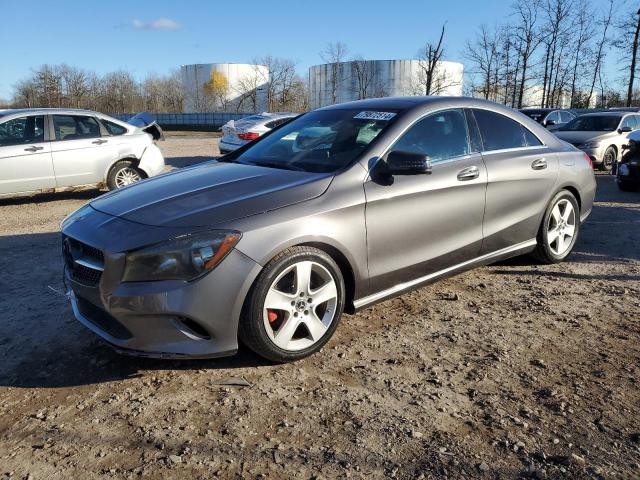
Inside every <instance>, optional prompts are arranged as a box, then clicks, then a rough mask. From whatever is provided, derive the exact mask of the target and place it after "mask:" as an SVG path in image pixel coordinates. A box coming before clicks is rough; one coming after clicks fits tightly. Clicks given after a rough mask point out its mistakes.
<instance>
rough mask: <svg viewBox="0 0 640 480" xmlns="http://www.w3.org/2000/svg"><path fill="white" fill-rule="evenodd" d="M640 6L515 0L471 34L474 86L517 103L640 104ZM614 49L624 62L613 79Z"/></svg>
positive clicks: (605, 0) (603, 0)
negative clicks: (500, 18)
mask: <svg viewBox="0 0 640 480" xmlns="http://www.w3.org/2000/svg"><path fill="white" fill-rule="evenodd" d="M638 7H640V5H638V4H637V3H633V2H624V1H623V2H620V1H618V2H615V1H614V0H600V1H598V2H591V1H589V0H528V1H527V2H516V3H514V4H513V5H512V7H511V14H510V15H509V17H508V18H507V19H506V21H505V22H503V23H498V24H496V25H494V26H487V25H482V26H480V27H479V29H478V31H477V32H476V34H475V36H474V37H473V38H472V39H470V40H468V41H467V43H466V49H465V54H464V55H465V59H466V66H467V73H468V74H469V77H470V78H471V82H470V83H469V84H468V85H467V89H468V90H469V93H471V94H473V95H474V96H480V97H483V98H486V99H489V100H494V101H498V102H501V103H505V104H507V105H510V106H512V107H516V108H521V107H523V106H537V107H569V108H589V107H607V106H623V105H625V106H640V90H639V89H638V88H636V85H635V76H636V70H637V66H636V55H637V51H638V32H639V30H640V10H638ZM608 55H613V58H612V60H615V61H616V63H617V64H618V68H617V69H616V71H615V72H614V76H613V78H612V76H611V75H610V74H609V72H605V71H604V69H603V66H604V63H605V60H606V59H607V56H608ZM620 85H623V86H624V90H625V91H624V92H623V91H622V88H620Z"/></svg>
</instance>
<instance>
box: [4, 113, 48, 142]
mask: <svg viewBox="0 0 640 480" xmlns="http://www.w3.org/2000/svg"><path fill="white" fill-rule="evenodd" d="M40 142H44V116H43V115H34V116H29V117H19V118H12V119H11V120H7V121H6V122H4V123H0V147H7V146H10V145H24V144H29V143H40Z"/></svg>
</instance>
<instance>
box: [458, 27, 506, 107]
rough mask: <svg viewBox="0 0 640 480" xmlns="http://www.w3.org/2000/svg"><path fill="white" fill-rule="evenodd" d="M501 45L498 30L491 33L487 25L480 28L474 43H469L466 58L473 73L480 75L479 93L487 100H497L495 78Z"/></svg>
mask: <svg viewBox="0 0 640 480" xmlns="http://www.w3.org/2000/svg"><path fill="white" fill-rule="evenodd" d="M499 43H500V33H499V32H498V30H497V29H494V30H492V31H490V30H489V29H488V28H487V26H486V25H481V26H480V31H479V32H478V33H477V34H476V38H475V40H474V41H473V43H472V42H470V41H467V45H466V53H465V57H466V58H467V60H469V62H470V63H471V65H472V69H471V73H473V74H478V75H479V76H480V78H481V79H482V81H481V83H480V85H479V86H478V87H477V91H478V93H480V95H481V96H482V97H483V98H485V99H493V100H495V99H496V98H495V97H496V92H497V89H498V85H496V84H495V77H496V72H497V71H498V63H499V57H500V53H499V48H500V46H499Z"/></svg>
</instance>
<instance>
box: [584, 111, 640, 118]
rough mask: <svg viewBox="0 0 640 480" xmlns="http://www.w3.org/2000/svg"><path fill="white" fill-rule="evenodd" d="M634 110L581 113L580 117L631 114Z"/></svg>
mask: <svg viewBox="0 0 640 480" xmlns="http://www.w3.org/2000/svg"><path fill="white" fill-rule="evenodd" d="M633 113H634V112H592V113H583V114H582V115H580V116H581V117H623V116H625V115H630V114H633Z"/></svg>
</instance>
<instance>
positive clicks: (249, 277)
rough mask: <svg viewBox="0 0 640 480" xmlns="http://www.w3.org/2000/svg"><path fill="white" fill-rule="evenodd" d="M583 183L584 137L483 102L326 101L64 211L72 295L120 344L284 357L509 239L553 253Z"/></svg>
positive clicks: (546, 258)
mask: <svg viewBox="0 0 640 480" xmlns="http://www.w3.org/2000/svg"><path fill="white" fill-rule="evenodd" d="M595 186H596V184H595V178H594V173H593V169H592V167H591V162H590V160H589V158H587V157H586V156H585V155H584V154H583V153H582V152H580V151H578V150H577V149H575V148H574V147H572V146H571V145H568V144H566V143H565V142H562V141H560V140H558V139H557V138H556V137H555V136H554V135H553V134H551V133H549V132H548V131H547V130H546V129H545V128H544V127H542V126H541V125H539V124H538V123H536V122H534V121H533V120H531V119H530V118H528V117H526V116H524V115H522V114H521V113H518V112H517V111H515V110H512V109H509V108H507V107H504V106H501V105H498V104H496V103H493V102H488V101H483V100H478V99H471V98H462V97H451V98H447V97H407V98H385V99H371V100H363V101H357V102H350V103H344V104H339V105H334V106H331V107H326V108H322V109H320V110H315V111H313V112H309V113H305V114H303V115H301V116H300V117H298V118H296V119H294V120H292V121H290V122H288V123H286V124H285V125H282V126H281V127H279V128H276V129H274V130H272V131H271V132H268V133H267V134H265V135H263V136H262V137H261V138H260V139H258V140H256V141H255V142H253V143H251V144H248V145H245V146H244V147H241V148H239V149H238V150H236V151H235V152H233V153H231V154H229V155H226V156H225V157H222V158H221V159H220V161H212V162H208V163H204V164H200V165H196V166H194V167H191V168H186V169H182V170H178V171H175V172H172V173H169V174H167V175H162V176H160V177H157V178H154V179H151V180H148V181H145V182H141V183H140V184H137V185H132V186H131V187H128V188H125V189H123V190H120V191H115V192H111V193H109V194H107V195H103V196H102V197H99V198H97V199H95V200H93V201H92V202H91V203H89V204H88V205H86V206H84V207H83V208H81V209H80V210H78V211H76V212H75V213H73V214H72V215H70V216H69V217H68V218H67V219H66V220H65V221H64V222H63V224H62V236H63V253H64V258H65V279H66V283H67V285H68V296H69V298H70V300H71V304H72V307H73V311H74V313H75V316H76V318H77V319H78V320H79V321H80V322H82V323H83V324H84V325H85V326H87V327H88V328H89V329H91V330H93V331H94V332H95V333H97V334H98V335H100V336H101V337H102V338H104V339H105V340H107V341H108V342H109V343H110V344H112V345H113V346H115V348H116V349H117V350H119V351H122V352H128V353H132V354H136V355H146V356H155V357H209V356H221V355H230V354H233V353H234V352H235V351H236V350H237V348H238V340H241V341H242V342H243V343H244V344H245V345H247V346H248V347H249V348H251V349H252V350H254V351H255V352H257V353H258V354H260V355H262V356H264V357H266V358H268V359H271V360H274V361H280V362H281V361H291V360H296V359H299V358H302V357H305V356H307V355H310V354H312V353H313V352H316V351H318V350H319V349H320V348H321V347H322V346H323V345H324V344H325V343H326V342H327V341H328V340H329V339H330V338H331V336H332V335H333V332H334V331H335V329H336V328H337V326H338V323H339V321H340V318H341V314H342V313H343V311H345V312H348V313H353V312H355V311H357V310H359V309H362V308H365V307H367V306H369V305H373V304H374V303H376V302H379V301H382V300H384V299H387V298H390V297H393V296H396V295H400V294H402V293H404V292H407V291H409V290H411V289H414V288H417V287H420V286H421V285H424V284H426V283H429V282H432V281H434V280H437V279H439V278H443V277H446V276H449V275H453V274H455V273H458V272H461V271H464V270H467V269H470V268H473V267H476V266H478V265H483V264H487V263H492V262H496V261H498V260H502V259H505V258H508V257H513V256H516V255H523V254H528V253H532V254H534V255H535V256H536V258H537V259H538V261H539V262H543V263H554V262H560V261H562V260H564V259H565V258H566V257H567V255H569V253H570V252H571V250H572V249H573V246H574V245H575V243H576V240H577V238H578V234H579V232H580V225H581V223H582V222H583V221H584V220H585V219H586V218H587V216H588V215H589V213H590V212H591V208H592V204H593V199H594V195H595ZM508 294H509V293H508V292H505V295H508Z"/></svg>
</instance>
